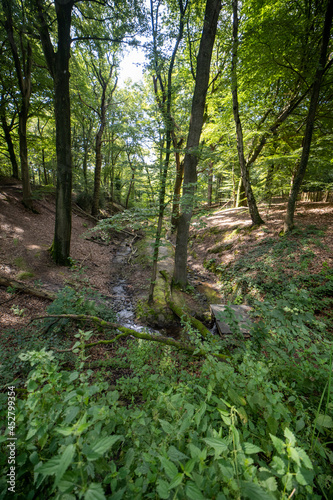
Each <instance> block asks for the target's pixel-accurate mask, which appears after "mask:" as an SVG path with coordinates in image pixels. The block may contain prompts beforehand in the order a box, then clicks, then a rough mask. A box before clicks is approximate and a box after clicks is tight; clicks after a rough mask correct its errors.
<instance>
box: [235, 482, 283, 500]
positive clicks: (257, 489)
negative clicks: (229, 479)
mask: <svg viewBox="0 0 333 500" xmlns="http://www.w3.org/2000/svg"><path fill="white" fill-rule="evenodd" d="M241 491H242V494H243V495H244V496H245V497H246V498H250V500H274V499H275V497H274V496H273V495H272V494H271V493H270V492H269V491H265V490H264V489H263V488H262V487H261V486H259V484H256V483H250V482H247V481H241Z"/></svg>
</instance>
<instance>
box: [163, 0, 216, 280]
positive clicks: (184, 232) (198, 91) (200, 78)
mask: <svg viewBox="0 0 333 500" xmlns="http://www.w3.org/2000/svg"><path fill="white" fill-rule="evenodd" d="M220 10H221V1H220V0H207V2H206V10H205V17H204V24H203V30H202V35H201V40H200V46H199V52H198V57H197V67H196V78H195V87H194V93H193V98H192V109H191V118H190V126H189V133H188V136H187V143H186V153H185V159H184V183H183V195H182V200H181V206H182V211H181V214H180V216H179V220H178V224H177V238H176V250H175V268H174V274H173V280H174V282H175V283H176V284H178V285H180V286H182V287H184V286H186V284H187V243H188V236H189V228H190V221H191V217H192V211H193V206H194V195H195V190H196V184H197V163H198V146H199V141H200V136H201V130H202V125H203V118H204V111H205V102H206V94H207V89H208V84H209V75H210V62H211V57H212V52H213V47H214V42H215V35H216V30H217V23H218V19H219V13H220Z"/></svg>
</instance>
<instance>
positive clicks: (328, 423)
mask: <svg viewBox="0 0 333 500" xmlns="http://www.w3.org/2000/svg"><path fill="white" fill-rule="evenodd" d="M316 424H317V425H319V426H320V427H325V428H326V429H331V428H332V427H333V420H332V417H330V416H329V415H323V414H320V415H318V417H317V421H316Z"/></svg>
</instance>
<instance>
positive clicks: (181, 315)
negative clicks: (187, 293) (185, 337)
mask: <svg viewBox="0 0 333 500" xmlns="http://www.w3.org/2000/svg"><path fill="white" fill-rule="evenodd" d="M160 275H161V276H162V278H163V279H164V281H165V282H166V289H165V301H166V303H167V305H168V306H169V307H170V309H171V311H172V312H173V313H174V314H175V315H176V316H178V317H179V318H180V319H182V320H183V321H185V322H187V323H190V325H191V326H193V328H195V329H196V330H198V332H199V333H200V334H201V335H202V337H204V338H206V337H207V335H209V334H210V331H209V330H208V328H206V327H205V325H204V324H203V323H201V321H199V320H198V319H196V318H194V317H193V316H191V315H190V314H187V313H185V312H184V311H183V309H182V308H181V307H179V306H177V304H175V302H174V301H173V300H172V299H171V294H170V289H169V277H168V273H167V272H166V271H160Z"/></svg>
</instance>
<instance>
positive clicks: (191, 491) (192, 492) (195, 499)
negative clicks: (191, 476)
mask: <svg viewBox="0 0 333 500" xmlns="http://www.w3.org/2000/svg"><path fill="white" fill-rule="evenodd" d="M185 492H186V495H187V496H188V498H189V499H190V500H205V497H204V496H203V494H202V493H201V491H200V490H199V488H198V487H197V485H196V484H195V483H193V482H192V481H188V483H186V488H185Z"/></svg>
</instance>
